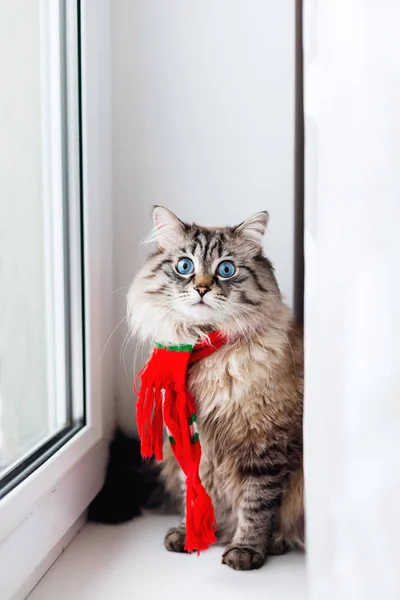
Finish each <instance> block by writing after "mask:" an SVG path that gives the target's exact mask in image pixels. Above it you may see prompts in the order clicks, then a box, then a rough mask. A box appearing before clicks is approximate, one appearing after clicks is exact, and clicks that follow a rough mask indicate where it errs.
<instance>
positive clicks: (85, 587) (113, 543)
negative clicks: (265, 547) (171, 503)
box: [28, 516, 307, 600]
mask: <svg viewBox="0 0 400 600" xmlns="http://www.w3.org/2000/svg"><path fill="white" fill-rule="evenodd" d="M176 522H177V519H176V517H169V516H168V517H166V516H148V517H141V518H139V519H136V520H134V521H132V522H131V523H127V524H124V525H118V526H104V525H97V524H93V523H90V524H87V525H86V526H85V527H84V528H83V529H82V531H81V532H80V533H79V534H78V535H77V537H76V538H75V539H74V540H73V541H72V543H71V544H70V545H69V546H68V548H67V549H66V550H65V552H64V553H63V554H62V555H61V556H60V558H59V559H58V560H57V561H56V562H55V563H54V565H53V566H52V568H51V569H50V570H49V571H48V573H47V574H46V575H45V576H44V578H43V579H42V580H41V581H40V582H39V584H38V585H37V586H36V588H35V589H34V590H33V592H32V593H31V594H30V595H29V597H28V598H29V600H54V598H57V600H71V598H73V599H74V600H103V599H107V600H109V598H118V600H125V599H126V600H128V599H129V600H131V599H132V598H148V599H149V600H150V599H153V598H154V599H155V598H163V600H170V599H171V600H172V599H173V600H176V599H177V598H185V597H187V598H190V600H197V599H200V598H201V599H202V600H204V598H207V599H208V600H214V598H215V599H217V598H229V600H239V599H240V600H243V594H246V595H248V597H252V595H253V596H254V597H255V594H256V593H257V592H258V593H259V592H261V594H262V595H261V597H262V598H271V599H273V600H305V599H306V598H307V587H306V569H305V557H304V555H302V554H298V553H291V554H288V555H286V556H277V557H273V558H270V559H269V560H268V562H267V564H266V565H265V566H264V567H263V568H262V569H260V570H259V571H251V572H247V573H240V572H237V571H232V570H231V569H229V568H228V567H226V566H225V565H222V564H221V554H222V548H218V547H214V548H212V549H211V550H209V551H207V552H204V553H203V554H202V555H201V556H200V557H199V558H197V557H196V556H195V555H185V554H173V553H171V552H167V551H166V550H165V549H164V546H163V536H164V533H165V532H166V531H167V529H168V528H169V527H171V526H173V525H175V524H176Z"/></svg>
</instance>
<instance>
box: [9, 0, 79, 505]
mask: <svg viewBox="0 0 400 600" xmlns="http://www.w3.org/2000/svg"><path fill="white" fill-rule="evenodd" d="M66 11H67V4H66V0H59V1H55V2H53V3H50V2H47V3H46V2H41V0H33V1H32V2H28V3H22V4H21V3H14V2H6V3H2V8H1V12H2V14H1V16H0V22H1V25H0V27H1V28H2V29H3V32H2V38H3V39H4V43H5V50H6V52H7V56H8V57H12V60H9V61H5V67H6V68H5V70H3V71H2V100H1V107H2V108H1V114H2V116H1V119H2V121H3V122H2V126H1V131H2V140H3V141H2V142H0V153H1V161H0V162H1V163H2V164H3V165H4V166H3V173H2V176H1V179H0V185H1V192H0V198H1V215H2V219H1V222H2V225H1V228H2V235H1V240H2V241H1V246H2V247H1V257H2V264H1V270H0V287H1V289H2V295H1V303H2V307H1V315H2V316H1V325H0V369H1V375H0V494H2V495H4V494H5V493H7V492H8V491H9V490H10V489H11V488H12V487H13V486H15V485H16V484H17V483H18V481H20V480H21V478H23V477H25V476H26V475H27V474H28V473H29V472H31V471H32V469H34V468H35V467H37V465H38V464H40V463H41V462H42V461H43V460H45V459H46V458H47V457H48V456H49V455H50V454H51V453H52V452H54V450H55V449H57V448H58V447H59V446H60V444H62V443H64V442H65V440H67V439H68V438H69V437H70V436H71V435H73V433H74V432H76V431H77V430H78V429H79V428H80V427H82V425H83V423H84V403H83V369H82V357H83V351H82V349H83V330H82V305H83V304H82V286H81V279H82V272H81V265H82V260H81V257H82V244H81V240H82V236H81V223H80V215H81V208H80V175H79V165H80V146H79V118H78V117H79V96H78V64H79V63H78V41H77V26H76V25H77V23H76V22H75V24H74V25H75V26H74V27H73V28H72V27H71V22H70V21H68V22H67V14H66Z"/></svg>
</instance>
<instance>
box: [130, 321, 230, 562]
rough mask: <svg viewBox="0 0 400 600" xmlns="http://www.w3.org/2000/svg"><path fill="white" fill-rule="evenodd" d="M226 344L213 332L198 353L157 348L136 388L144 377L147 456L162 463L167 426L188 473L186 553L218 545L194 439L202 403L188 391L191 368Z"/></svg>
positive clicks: (140, 405) (140, 411)
mask: <svg viewBox="0 0 400 600" xmlns="http://www.w3.org/2000/svg"><path fill="white" fill-rule="evenodd" d="M225 343H226V339H225V338H224V336H223V335H222V334H220V333H219V332H213V333H211V334H210V335H209V336H208V338H205V339H204V340H200V342H198V343H197V344H196V345H195V346H194V348H193V350H192V352H190V351H179V350H170V349H168V348H155V349H154V350H153V353H152V355H151V358H150V360H149V362H148V363H147V364H146V365H145V367H144V368H143V369H142V370H141V371H140V372H139V373H138V375H137V377H136V379H135V381H134V384H133V387H134V391H135V393H137V392H136V389H135V384H136V381H137V380H138V379H139V378H140V379H141V386H140V392H139V394H138V396H139V397H138V402H137V408H136V410H137V424H138V430H139V436H140V443H141V453H142V456H143V457H144V458H151V457H152V456H153V455H154V456H155V457H156V459H157V460H162V458H163V454H162V445H163V424H164V423H165V426H166V428H167V430H168V433H169V436H170V442H171V448H172V450H173V453H174V455H175V458H176V460H177V461H178V463H179V465H180V467H181V469H182V471H183V472H184V474H185V475H186V542H185V550H187V551H188V552H193V550H197V552H200V551H201V550H207V549H208V548H209V546H210V545H211V544H213V543H214V542H215V541H216V537H215V531H216V529H217V524H216V522H215V516H214V508H213V505H212V503H211V499H210V497H209V495H208V494H207V492H206V491H205V489H204V487H203V485H202V483H201V480H200V476H199V466H200V459H201V446H200V442H199V441H198V439H197V438H195V439H192V436H191V430H190V423H191V419H192V417H193V415H195V414H196V403H195V400H194V398H193V396H192V395H191V394H190V392H189V391H188V389H187V369H188V366H189V365H190V364H192V363H194V362H195V361H197V360H201V359H202V358H205V357H206V356H209V355H210V354H212V353H213V352H215V350H217V349H218V348H220V347H221V346H222V345H223V344H225ZM163 393H164V398H163Z"/></svg>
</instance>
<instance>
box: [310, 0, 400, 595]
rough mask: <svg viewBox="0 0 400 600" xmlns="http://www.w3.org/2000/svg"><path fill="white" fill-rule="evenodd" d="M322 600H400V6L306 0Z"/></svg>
mask: <svg viewBox="0 0 400 600" xmlns="http://www.w3.org/2000/svg"><path fill="white" fill-rule="evenodd" d="M304 37H305V40H304V50H305V57H304V58H305V64H304V66H305V113H306V233H305V255H306V296H305V304H306V307H305V311H306V312H305V331H306V402H305V467H306V488H307V489H306V503H307V515H308V517H307V534H308V565H309V575H310V598H311V599H312V600H328V599H329V600H392V599H393V600H394V599H396V600H399V599H400V1H399V0H305V6H304Z"/></svg>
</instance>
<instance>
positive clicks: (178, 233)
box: [153, 206, 186, 249]
mask: <svg viewBox="0 0 400 600" xmlns="http://www.w3.org/2000/svg"><path fill="white" fill-rule="evenodd" d="M153 221H154V225H155V228H156V235H157V240H158V244H159V246H160V248H163V249H164V248H168V246H176V243H177V240H179V238H181V237H183V234H184V232H185V229H186V225H185V224H184V223H182V221H180V220H179V219H178V217H176V216H175V215H174V214H173V213H172V212H171V211H170V210H168V209H166V208H164V207H163V206H155V207H154V208H153Z"/></svg>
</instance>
